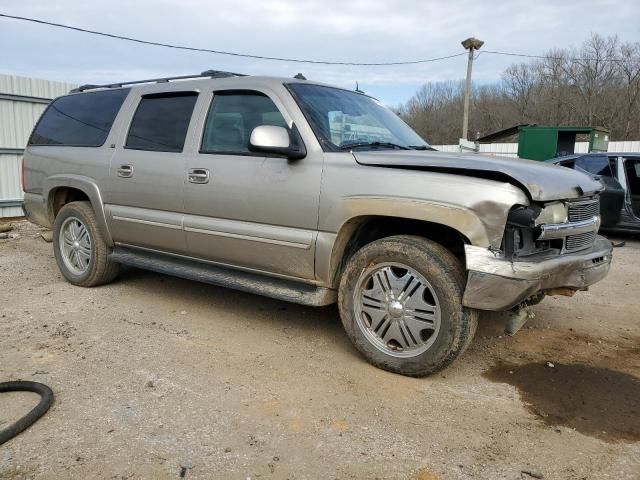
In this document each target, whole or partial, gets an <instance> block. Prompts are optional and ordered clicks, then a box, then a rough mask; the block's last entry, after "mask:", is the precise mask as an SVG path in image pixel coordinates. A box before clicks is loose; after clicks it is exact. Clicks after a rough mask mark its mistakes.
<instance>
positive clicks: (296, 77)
mask: <svg viewBox="0 0 640 480" xmlns="http://www.w3.org/2000/svg"><path fill="white" fill-rule="evenodd" d="M293 78H295V79H296V80H306V79H307V77H305V76H304V75H303V74H301V73H298V74H297V75H296V76H295V77H293Z"/></svg>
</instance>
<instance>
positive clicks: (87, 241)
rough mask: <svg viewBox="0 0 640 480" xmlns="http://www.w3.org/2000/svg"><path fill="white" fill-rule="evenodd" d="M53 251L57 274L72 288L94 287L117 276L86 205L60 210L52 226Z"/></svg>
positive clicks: (76, 205)
mask: <svg viewBox="0 0 640 480" xmlns="http://www.w3.org/2000/svg"><path fill="white" fill-rule="evenodd" d="M53 252H54V255H55V257H56V263H57V264H58V268H59V269H60V272H62V275H63V276H64V278H65V279H66V280H67V281H68V282H69V283H72V284H73V285H78V286H80V287H95V286H97V285H102V284H105V283H109V282H111V281H112V280H113V279H114V278H115V277H116V275H117V274H118V264H116V263H114V262H112V261H110V260H109V253H110V249H109V247H108V245H107V244H106V242H105V241H104V239H103V238H102V235H101V233H100V230H99V229H98V225H97V222H96V216H95V213H94V211H93V208H92V207H91V203H89V202H71V203H68V204H67V205H65V206H64V207H62V209H60V212H58V215H57V216H56V220H55V222H54V224H53Z"/></svg>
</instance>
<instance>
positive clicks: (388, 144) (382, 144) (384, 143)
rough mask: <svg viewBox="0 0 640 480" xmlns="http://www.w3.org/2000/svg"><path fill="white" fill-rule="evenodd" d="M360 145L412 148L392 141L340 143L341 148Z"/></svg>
mask: <svg viewBox="0 0 640 480" xmlns="http://www.w3.org/2000/svg"><path fill="white" fill-rule="evenodd" d="M359 147H390V148H399V149H400V150H411V149H410V148H409V147H406V146H404V145H398V144H397V143H391V142H356V143H345V144H344V145H340V150H350V149H352V148H359Z"/></svg>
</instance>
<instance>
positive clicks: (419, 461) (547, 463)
mask: <svg viewBox="0 0 640 480" xmlns="http://www.w3.org/2000/svg"><path fill="white" fill-rule="evenodd" d="M14 233H17V234H18V235H19V238H12V239H7V240H0V332H1V335H0V381H4V380H17V379H26V380H37V381H42V382H44V383H46V384H48V385H49V386H51V388H52V389H53V390H54V392H55V394H56V402H55V404H54V406H53V407H52V408H51V410H50V411H49V412H48V413H47V414H46V415H45V416H44V417H43V418H41V419H40V420H39V421H38V422H37V423H36V424H35V425H33V426H32V427H31V428H30V429H28V430H27V431H25V432H24V433H22V434H21V435H19V436H18V437H16V438H15V439H13V440H10V441H9V442H7V443H6V444H4V445H2V446H0V478H3V479H5V478H8V479H13V478H37V479H76V478H77V479H85V478H113V479H129V478H169V479H171V478H173V479H177V478H180V474H181V466H188V467H190V468H187V469H185V470H183V472H182V473H183V475H184V477H185V478H187V479H196V478H207V479H209V478H221V479H234V478H237V479H243V480H244V479H246V478H249V477H250V478H251V479H256V478H265V479H270V478H277V479H280V478H282V479H284V478H290V479H307V478H308V479H320V478H322V479H325V478H326V479H334V478H335V479H352V478H355V479H374V478H380V479H395V478H397V479H418V480H434V479H440V480H444V479H470V478H480V479H527V478H538V477H536V475H537V476H539V474H543V475H544V478H546V479H598V480H600V479H616V480H623V479H638V478H640V380H639V379H638V377H639V376H640V348H639V345H640V336H639V333H638V326H639V324H640V295H639V294H638V293H639V292H638V286H639V283H638V279H639V278H640V261H639V260H640V242H638V241H634V240H627V244H626V246H625V247H622V248H618V249H616V251H615V259H614V266H613V268H612V271H611V274H610V276H609V277H608V278H607V279H606V280H605V281H603V282H602V283H600V284H598V285H596V286H594V287H593V288H592V289H591V290H590V291H589V292H581V293H579V294H578V295H576V296H575V297H573V298H566V297H553V298H548V299H546V300H545V301H544V302H542V303H541V304H540V305H538V306H536V307H534V308H533V311H534V312H535V314H536V316H535V318H534V319H532V320H531V321H530V322H529V323H528V324H527V326H526V327H525V328H524V329H523V330H522V331H521V332H520V333H518V334H517V335H516V336H515V337H513V338H510V337H506V336H504V335H503V334H502V329H503V327H504V321H505V317H504V316H503V315H496V314H491V315H483V316H482V317H481V323H480V327H479V331H478V334H477V336H476V338H475V341H474V343H473V344H472V346H471V347H470V349H469V350H468V351H467V353H466V354H465V355H464V356H463V357H462V358H461V359H459V360H458V361H457V362H456V363H455V364H454V365H452V366H451V367H450V368H448V369H447V370H445V371H444V372H442V373H440V374H438V375H436V376H433V377H429V378H425V379H412V378H405V377H401V376H398V375H393V374H390V373H387V372H384V371H381V370H378V369H376V368H374V367H371V366H370V365H368V364H367V363H366V362H365V361H364V360H363V359H362V358H361V357H360V356H359V355H358V353H357V352H356V350H355V349H354V348H353V347H352V346H351V345H350V344H349V342H348V340H347V338H346V336H345V334H344V333H343V331H342V328H341V325H340V321H339V319H338V314H337V310H336V308H335V307H327V308H322V309H313V308H306V307H301V306H297V305H291V304H287V303H283V302H278V301H275V300H269V299H265V298H261V297H258V296H252V295H249V294H244V293H240V292H235V291H231V290H226V289H223V288H216V287H212V286H208V285H203V284H198V283H194V282H190V281H186V280H181V279H176V278H171V277H167V276H162V275H158V274H153V273H149V272H144V271H140V270H134V269H130V270H127V271H125V272H123V273H122V275H121V276H120V277H119V279H118V280H117V281H116V282H114V283H113V284H111V285H108V286H104V287H100V288H95V289H82V288H77V287H73V286H71V285H70V284H68V283H66V282H65V281H64V280H63V279H62V277H61V275H60V274H59V273H58V270H57V268H56V265H55V261H54V258H53V254H52V248H51V244H50V243H46V242H45V241H44V240H42V239H41V238H40V237H39V234H40V233H41V230H40V229H39V228H38V227H35V226H33V225H31V224H29V223H27V222H20V223H17V224H16V230H15V231H14ZM547 362H551V364H553V366H548V365H547ZM36 398H37V397H36V396H35V395H33V394H26V393H25V394H18V393H11V394H3V395H0V428H3V427H5V426H7V425H8V424H9V423H10V422H11V421H13V420H14V419H16V418H18V417H19V416H21V415H22V414H24V413H25V412H26V411H27V410H28V409H29V408H30V407H31V406H32V405H33V404H34V402H35V400H36ZM526 472H529V473H526ZM540 478H541V477H540Z"/></svg>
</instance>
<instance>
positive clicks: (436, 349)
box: [339, 235, 477, 376]
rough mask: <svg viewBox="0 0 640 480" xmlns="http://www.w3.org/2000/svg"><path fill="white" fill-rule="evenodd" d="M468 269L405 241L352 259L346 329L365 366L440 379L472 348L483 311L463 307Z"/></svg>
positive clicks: (421, 242) (422, 242) (344, 297)
mask: <svg viewBox="0 0 640 480" xmlns="http://www.w3.org/2000/svg"><path fill="white" fill-rule="evenodd" d="M464 279H465V275H464V269H463V268H462V265H461V264H460V262H459V261H458V260H457V259H456V258H455V257H454V256H453V254H451V252H449V251H448V250H447V249H445V248H444V247H442V246H441V245H439V244H437V243H435V242H432V241H430V240H427V239H424V238H422V237H417V236H409V235H400V236H393V237H388V238H384V239H381V240H377V241H375V242H372V243H370V244H368V245H366V246H364V247H363V248H362V249H360V250H359V251H358V252H356V254H355V255H354V256H353V257H352V258H351V259H350V261H349V262H348V264H347V267H346V269H345V272H344V273H343V275H342V279H341V282H340V291H339V307H340V316H341V318H342V323H343V325H344V328H345V330H346V332H347V334H348V335H349V337H350V338H351V340H352V341H353V343H354V345H355V346H356V348H358V350H359V351H360V352H361V353H362V354H363V355H364V356H365V357H366V358H367V360H368V361H369V362H370V363H372V364H373V365H376V366H378V367H380V368H383V369H385V370H389V371H391V372H395V373H400V374H403V375H410V376H424V375H428V374H430V373H433V372H436V371H438V370H440V369H442V368H444V367H446V366H447V365H449V364H450V363H451V362H452V361H453V360H455V359H456V358H457V357H458V356H459V355H460V354H461V353H462V352H463V351H464V350H465V348H466V347H467V346H468V345H469V343H470V341H471V339H472V337H473V335H474V333H475V329H476V325H477V312H476V311H474V310H471V309H468V308H465V307H463V306H462V295H463V292H464Z"/></svg>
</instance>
